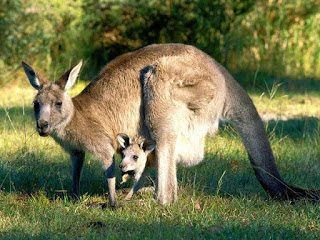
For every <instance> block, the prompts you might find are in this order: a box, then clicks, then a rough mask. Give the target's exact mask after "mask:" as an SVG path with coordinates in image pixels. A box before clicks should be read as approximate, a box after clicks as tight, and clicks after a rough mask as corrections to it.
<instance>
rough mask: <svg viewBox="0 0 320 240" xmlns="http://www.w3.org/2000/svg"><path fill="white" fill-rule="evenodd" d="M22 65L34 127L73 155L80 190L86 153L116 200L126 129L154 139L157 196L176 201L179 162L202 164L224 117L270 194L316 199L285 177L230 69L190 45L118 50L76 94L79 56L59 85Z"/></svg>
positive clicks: (75, 186) (316, 195)
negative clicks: (208, 140) (120, 139)
mask: <svg viewBox="0 0 320 240" xmlns="http://www.w3.org/2000/svg"><path fill="white" fill-rule="evenodd" d="M22 65H23V68H24V71H25V73H26V75H27V77H28V79H29V81H30V83H31V85H32V86H33V87H34V88H35V89H37V90H38V94H37V95H36V97H35V100H34V111H35V117H36V123H37V131H38V132H39V134H40V136H48V135H51V136H52V137H53V138H54V139H55V140H56V141H57V142H58V143H59V144H60V145H61V146H62V147H63V148H64V149H65V150H66V151H67V152H69V153H70V156H71V160H72V166H73V192H74V194H75V195H77V196H79V181H80V174H81V169H82V166H83V161H84V158H85V152H86V151H89V152H91V153H92V154H93V155H94V157H95V158H97V159H99V160H100V161H101V162H102V166H103V168H104V169H105V170H106V174H107V180H108V190H109V202H110V204H111V206H114V205H115V203H116V196H115V161H114V154H115V152H116V151H117V149H119V147H120V146H119V144H118V143H117V138H116V136H117V133H119V132H125V133H127V134H128V135H129V136H144V137H147V138H148V137H152V138H153V139H154V140H155V141H156V143H157V147H156V149H155V158H156V169H157V184H156V192H157V198H158V200H159V201H160V203H162V204H165V203H170V202H172V201H174V200H176V199H177V176H176V171H177V170H176V164H177V163H182V164H185V165H195V164H197V163H199V162H200V161H201V160H202V159H203V156H204V140H205V136H206V135H207V134H208V133H209V134H213V133H214V132H215V131H216V130H217V129H218V121H219V119H220V118H224V119H227V120H229V121H230V122H231V123H232V124H233V125H234V127H235V128H236V129H237V131H238V132H239V134H240V136H241V137H242V140H243V143H244V145H245V147H246V149H247V151H248V153H249V159H250V161H251V164H252V166H253V168H254V172H255V174H256V176H257V179H258V180H259V182H260V184H261V185H262V187H263V188H264V189H265V190H266V191H267V192H268V193H269V194H270V195H271V196H272V197H273V198H278V199H297V198H309V199H313V200H316V199H319V191H317V190H304V189H300V188H297V187H292V186H289V185H288V184H286V183H285V182H284V181H283V180H282V179H281V177H280V175H279V172H278V170H277V168H276V165H275V161H274V156H273V153H272V150H271V147H270V143H269V141H268V139H267V136H266V133H265V131H264V127H263V124H262V121H261V119H260V117H259V115H258V113H257V111H256V108H255V107H254V105H253V103H252V101H251V99H250V98H249V96H248V95H247V93H246V92H245V91H244V90H243V89H242V88H241V87H240V85H239V84H238V83H237V82H236V81H235V80H234V79H233V78H232V76H231V75H230V74H229V73H228V72H227V70H226V69H225V68H223V67H222V66H221V65H220V64H218V63H217V62H216V61H215V60H213V59H212V58H211V57H209V56H208V55H206V54H205V53H203V52H202V51H200V50H199V49H197V48H195V47H193V46H188V45H183V44H158V45H150V46H147V47H144V48H142V49H140V50H137V51H135V52H131V53H127V54H124V55H121V56H119V57H117V58H116V59H115V60H113V61H112V62H110V63H109V64H107V65H106V66H105V68H104V69H103V70H102V71H101V73H100V74H99V75H98V76H97V77H96V78H95V79H94V80H93V81H92V82H91V83H90V84H89V85H88V86H87V87H86V88H85V89H84V90H83V91H82V92H81V93H80V94H79V95H78V96H76V97H74V98H72V99H71V98H70V97H69V96H68V95H67V93H66V92H67V90H68V89H70V88H71V87H72V86H73V84H74V83H75V80H76V78H77V75H78V73H79V71H80V68H81V65H82V61H81V62H80V63H78V64H77V65H76V66H75V67H73V68H71V69H70V70H69V71H67V72H66V73H65V74H63V75H62V76H61V77H60V78H59V79H58V80H57V81H56V82H55V83H50V82H49V81H48V80H47V79H46V78H45V77H43V76H41V75H40V74H39V73H38V72H37V71H35V70H33V69H32V68H31V67H30V66H29V65H27V64H26V63H24V62H23V63H22Z"/></svg>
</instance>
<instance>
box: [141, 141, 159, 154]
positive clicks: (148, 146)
mask: <svg viewBox="0 0 320 240" xmlns="http://www.w3.org/2000/svg"><path fill="white" fill-rule="evenodd" d="M140 144H141V143H140ZM140 144H139V146H140ZM155 147H156V141H154V140H153V139H146V140H145V141H143V142H142V146H141V148H142V149H143V151H144V152H145V153H146V154H149V153H150V152H152V151H153V150H154V148H155Z"/></svg>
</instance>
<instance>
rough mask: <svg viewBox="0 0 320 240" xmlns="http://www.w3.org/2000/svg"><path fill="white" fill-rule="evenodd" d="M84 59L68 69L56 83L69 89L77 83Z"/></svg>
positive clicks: (62, 87)
mask: <svg viewBox="0 0 320 240" xmlns="http://www.w3.org/2000/svg"><path fill="white" fill-rule="evenodd" d="M82 63H83V61H82V60H81V61H80V62H79V63H78V64H77V65H76V66H74V67H73V68H71V69H69V70H68V71H66V72H65V73H64V74H63V75H62V76H61V77H60V78H59V79H58V80H57V81H56V84H57V85H59V86H60V87H61V89H63V90H65V91H68V90H69V89H70V88H72V86H73V85H74V84H75V82H76V80H77V77H78V74H79V72H80V69H81V66H82Z"/></svg>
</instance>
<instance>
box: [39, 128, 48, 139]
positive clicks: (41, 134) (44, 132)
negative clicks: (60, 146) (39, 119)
mask: <svg viewBox="0 0 320 240" xmlns="http://www.w3.org/2000/svg"><path fill="white" fill-rule="evenodd" d="M38 133H39V135H40V136H41V137H47V136H49V135H50V131H41V130H39V129H38Z"/></svg>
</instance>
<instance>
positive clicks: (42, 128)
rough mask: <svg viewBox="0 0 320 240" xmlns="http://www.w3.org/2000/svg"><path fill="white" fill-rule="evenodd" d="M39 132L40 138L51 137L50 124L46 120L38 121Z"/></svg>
mask: <svg viewBox="0 0 320 240" xmlns="http://www.w3.org/2000/svg"><path fill="white" fill-rule="evenodd" d="M37 130H38V132H39V134H40V136H48V135H49V122H48V121H46V120H42V119H41V120H38V121H37Z"/></svg>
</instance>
